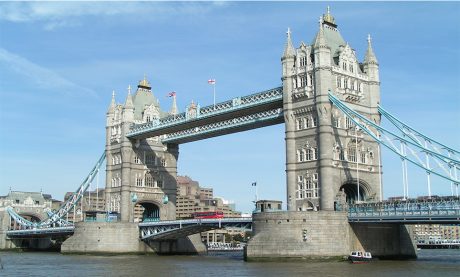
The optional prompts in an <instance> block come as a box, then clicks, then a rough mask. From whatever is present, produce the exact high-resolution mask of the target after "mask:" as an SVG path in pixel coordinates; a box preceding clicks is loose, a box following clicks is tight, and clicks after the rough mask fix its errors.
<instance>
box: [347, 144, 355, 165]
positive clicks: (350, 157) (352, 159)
mask: <svg viewBox="0 0 460 277" xmlns="http://www.w3.org/2000/svg"><path fill="white" fill-rule="evenodd" d="M348 161H349V162H356V148H355V146H354V145H353V143H350V144H349V147H348Z"/></svg>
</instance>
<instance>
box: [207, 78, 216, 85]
mask: <svg viewBox="0 0 460 277" xmlns="http://www.w3.org/2000/svg"><path fill="white" fill-rule="evenodd" d="M208 84H210V85H215V84H216V79H209V80H208Z"/></svg>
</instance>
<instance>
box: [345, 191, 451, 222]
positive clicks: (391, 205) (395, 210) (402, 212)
mask: <svg viewBox="0 0 460 277" xmlns="http://www.w3.org/2000/svg"><path fill="white" fill-rule="evenodd" d="M348 221H349V222H373V223H385V222H386V223H404V224H434V223H453V224H458V223H460V199H459V198H458V197H457V198H451V199H447V200H432V201H431V200H427V201H416V200H407V201H398V202H390V201H386V202H378V203H365V204H353V205H350V206H348Z"/></svg>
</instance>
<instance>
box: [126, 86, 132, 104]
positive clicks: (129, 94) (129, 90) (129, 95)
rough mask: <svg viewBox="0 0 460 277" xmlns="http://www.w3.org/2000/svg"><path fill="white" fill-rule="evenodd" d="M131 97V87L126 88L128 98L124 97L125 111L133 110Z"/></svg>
mask: <svg viewBox="0 0 460 277" xmlns="http://www.w3.org/2000/svg"><path fill="white" fill-rule="evenodd" d="M133 108H134V104H133V96H132V95H131V85H130V86H128V96H127V97H126V102H125V109H133Z"/></svg>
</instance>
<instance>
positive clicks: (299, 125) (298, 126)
mask: <svg viewBox="0 0 460 277" xmlns="http://www.w3.org/2000/svg"><path fill="white" fill-rule="evenodd" d="M302 129H303V119H302V118H299V119H297V130H302Z"/></svg>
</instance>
